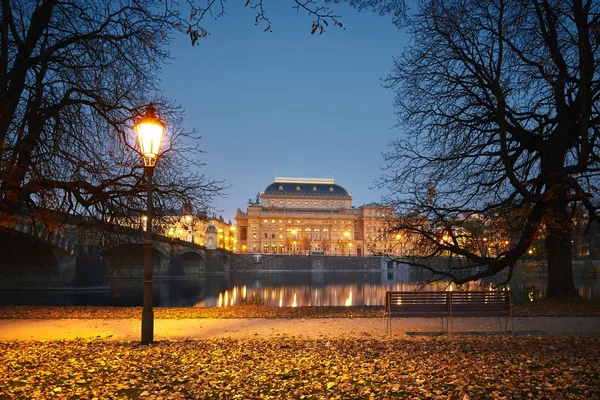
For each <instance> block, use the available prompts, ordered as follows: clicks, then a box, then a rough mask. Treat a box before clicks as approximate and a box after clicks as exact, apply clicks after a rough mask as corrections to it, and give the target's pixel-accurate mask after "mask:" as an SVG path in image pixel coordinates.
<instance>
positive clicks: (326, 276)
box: [194, 271, 600, 307]
mask: <svg viewBox="0 0 600 400" xmlns="http://www.w3.org/2000/svg"><path fill="white" fill-rule="evenodd" d="M231 281H232V283H231V285H229V286H228V287H225V288H224V289H223V290H221V291H219V292H218V294H217V295H216V296H215V297H214V298H211V297H206V298H204V299H202V300H201V301H199V302H197V303H196V304H194V305H195V306H197V307H228V306H233V305H238V304H240V303H243V302H248V303H256V300H258V302H260V303H264V304H265V305H268V306H273V307H301V306H362V305H365V306H379V305H383V301H384V299H385V292H386V291H388V290H394V291H415V290H425V291H431V290H457V289H460V290H494V289H493V287H494V283H499V282H500V280H494V279H492V280H489V281H486V282H485V283H484V284H483V285H481V284H480V283H476V282H471V283H468V284H465V285H462V286H460V287H457V286H456V285H455V284H453V283H448V282H435V283H432V284H427V285H423V284H422V283H421V282H420V280H418V279H416V277H415V276H412V275H411V274H410V273H409V272H408V271H382V272H379V271H378V272H375V273H373V272H343V273H340V272H337V273H336V272H319V273H314V272H313V273H311V272H293V273H290V272H257V273H235V274H232V279H231ZM239 281H241V282H243V283H237V282H239ZM545 286H546V282H545V279H544V278H540V277H535V278H513V280H512V281H511V282H510V283H509V284H508V285H507V286H506V288H508V289H510V290H512V291H513V297H514V299H515V301H516V302H526V301H533V300H534V299H539V298H541V297H543V296H544V294H545ZM576 287H577V290H578V292H579V294H580V296H582V297H583V298H587V299H600V282H599V281H597V280H595V279H592V280H578V279H576ZM503 288H504V287H501V288H500V289H497V290H503ZM239 293H241V294H242V295H241V297H240V296H239V295H238V294H239Z"/></svg>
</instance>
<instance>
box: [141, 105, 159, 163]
mask: <svg viewBox="0 0 600 400" xmlns="http://www.w3.org/2000/svg"><path fill="white" fill-rule="evenodd" d="M164 130H165V124H164V123H163V122H162V121H161V120H160V119H159V118H158V117H157V116H156V110H155V109H154V107H148V109H147V110H146V114H145V115H144V117H143V118H142V119H141V120H140V121H139V122H138V123H137V124H136V125H135V131H136V132H137V139H138V144H139V146H140V151H141V153H142V155H143V156H144V165H145V166H154V165H155V163H156V158H157V157H158V154H159V152H160V144H161V142H162V138H163V132H164Z"/></svg>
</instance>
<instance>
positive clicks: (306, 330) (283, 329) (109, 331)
mask: <svg viewBox="0 0 600 400" xmlns="http://www.w3.org/2000/svg"><path fill="white" fill-rule="evenodd" d="M514 323H515V332H516V335H519V336H521V335H561V336H600V317H520V318H515V319H514ZM140 324H141V323H140V321H139V320H136V319H46V320H34V319H7V320H0V341H11V340H20V341H22V340H60V339H75V338H103V339H110V340H138V339H139V337H140ZM154 326H155V328H154V337H155V340H165V339H171V340H177V339H184V338H192V339H209V338H224V337H230V338H252V337H261V338H264V337H276V336H294V337H298V338H306V339H316V338H324V337H381V338H385V337H387V335H386V331H385V326H384V323H383V320H382V319H379V318H307V319H264V318H252V319H214V318H202V319H178V320H175V319H156V320H155V321H154ZM502 328H503V327H502ZM509 328H510V323H509ZM440 331H441V323H440V320H438V319H424V318H411V319H406V318H403V319H394V321H393V333H394V337H402V336H405V335H422V334H436V333H438V332H440ZM501 333H503V329H501V327H500V325H499V323H498V319H497V318H455V319H454V334H456V335H459V334H460V335H465V334H471V335H473V334H501Z"/></svg>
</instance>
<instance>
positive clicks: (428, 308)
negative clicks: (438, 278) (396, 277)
mask: <svg viewBox="0 0 600 400" xmlns="http://www.w3.org/2000/svg"><path fill="white" fill-rule="evenodd" d="M510 308H511V295H510V291H509V290H504V291H466V292H460V291H454V292H445V291H444V292H442V291H432V292H386V301H385V312H386V313H387V314H397V315H398V314H406V315H414V316H419V315H423V316H426V315H431V314H435V313H438V314H445V313H448V314H451V315H453V316H497V315H508V314H510Z"/></svg>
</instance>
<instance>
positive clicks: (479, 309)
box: [451, 290, 511, 317]
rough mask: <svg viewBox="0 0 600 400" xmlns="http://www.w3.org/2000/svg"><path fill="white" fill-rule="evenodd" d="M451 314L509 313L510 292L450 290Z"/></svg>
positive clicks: (490, 314)
mask: <svg viewBox="0 0 600 400" xmlns="http://www.w3.org/2000/svg"><path fill="white" fill-rule="evenodd" d="M451 307H452V315H453V316H461V315H466V316H482V317H484V316H496V315H501V314H509V313H510V307H511V294H510V291H509V290H502V291H479V292H476V291H473V292H452V295H451Z"/></svg>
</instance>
